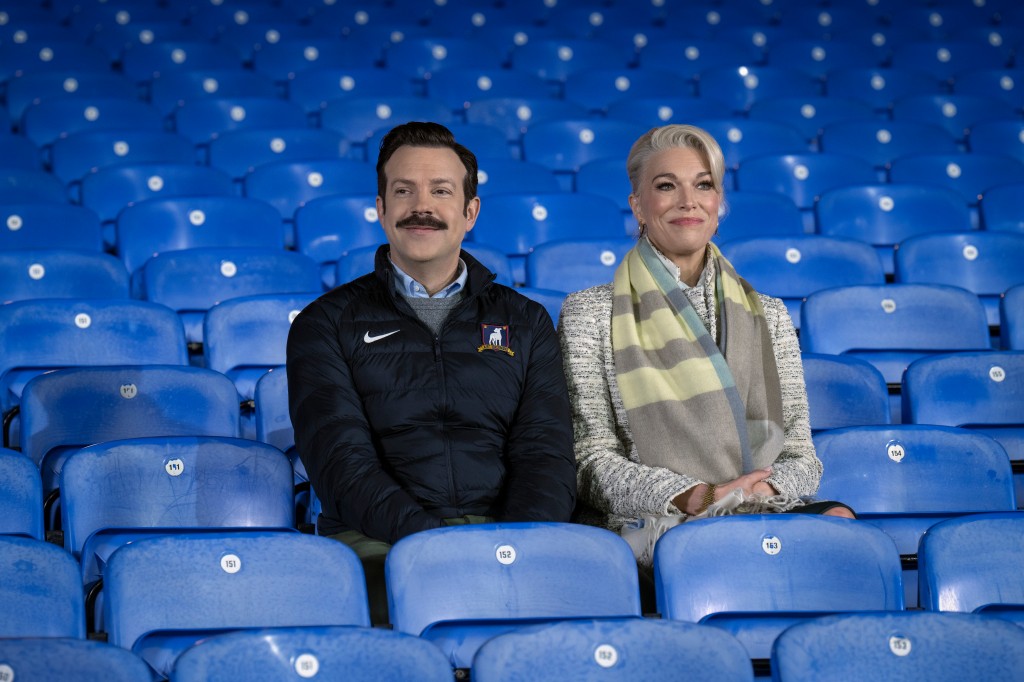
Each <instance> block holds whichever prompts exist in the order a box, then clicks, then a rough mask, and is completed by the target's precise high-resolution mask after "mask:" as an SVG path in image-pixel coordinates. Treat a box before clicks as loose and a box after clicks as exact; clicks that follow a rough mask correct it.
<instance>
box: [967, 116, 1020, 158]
mask: <svg viewBox="0 0 1024 682" xmlns="http://www.w3.org/2000/svg"><path fill="white" fill-rule="evenodd" d="M968 141H969V143H970V148H971V151H972V152H987V153H990V154H1009V155H1010V156H1013V157H1014V158H1015V159H1017V160H1018V161H1024V121H1021V120H1018V119H1012V118H1002V119H995V120H981V121H978V122H977V123H975V124H974V125H972V126H971V129H970V132H969V133H968Z"/></svg>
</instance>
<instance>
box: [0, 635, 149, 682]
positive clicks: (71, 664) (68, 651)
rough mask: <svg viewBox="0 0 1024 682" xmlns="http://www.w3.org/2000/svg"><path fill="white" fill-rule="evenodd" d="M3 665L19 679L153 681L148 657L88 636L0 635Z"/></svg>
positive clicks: (25, 681) (31, 681) (35, 681)
mask: <svg viewBox="0 0 1024 682" xmlns="http://www.w3.org/2000/svg"><path fill="white" fill-rule="evenodd" d="M0 666H2V667H3V668H4V669H6V670H9V671H10V672H11V674H12V675H13V676H14V678H13V679H17V680H18V682H46V681H47V680H64V681H65V682H91V681H92V680H97V679H102V680H106V682H150V680H152V679H153V678H152V673H151V672H150V670H149V666H148V665H146V663H145V661H143V660H142V659H141V658H139V657H138V656H136V655H135V654H133V653H131V652H130V651H125V650H124V649H122V648H121V647H116V646H113V645H112V644H107V643H105V642H97V641H93V640H84V639H70V638H53V637H45V638H41V637H29V638H12V639H0Z"/></svg>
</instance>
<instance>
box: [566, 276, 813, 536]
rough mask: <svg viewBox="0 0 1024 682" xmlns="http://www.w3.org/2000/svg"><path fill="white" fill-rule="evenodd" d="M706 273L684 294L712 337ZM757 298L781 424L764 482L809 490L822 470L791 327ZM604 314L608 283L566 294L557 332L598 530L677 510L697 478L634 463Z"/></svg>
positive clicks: (582, 489)
mask: <svg viewBox="0 0 1024 682" xmlns="http://www.w3.org/2000/svg"><path fill="white" fill-rule="evenodd" d="M714 274H715V273H714V268H713V267H708V268H706V269H705V272H704V276H703V278H702V281H701V282H700V283H698V285H697V286H695V287H692V288H690V289H688V290H686V294H687V296H688V298H689V299H690V301H691V303H693V305H694V309H695V310H696V311H697V313H698V315H700V316H701V318H702V319H703V320H704V323H705V326H707V327H708V330H709V331H710V332H711V334H712V336H714V337H716V338H717V334H716V329H717V319H716V317H715V314H716V313H715V306H714V295H713V287H714V280H715V278H714ZM759 296H760V299H761V304H762V306H763V307H764V312H765V317H766V319H767V324H768V329H769V333H770V335H771V340H772V348H773V349H774V352H775V362H776V364H777V366H778V371H779V380H780V384H781V388H782V416H783V426H784V429H785V445H784V447H783V450H782V452H781V453H780V455H779V457H778V459H777V460H776V461H775V464H773V466H772V475H771V476H770V477H769V478H768V482H769V483H771V484H772V485H773V486H774V487H775V489H776V490H778V491H779V493H780V494H783V495H787V496H791V497H801V496H807V495H813V494H814V493H815V492H816V491H817V489H818V482H819V480H820V479H821V473H822V468H821V462H820V461H819V460H818V457H817V456H816V455H815V452H814V444H813V443H812V442H811V428H810V418H809V415H808V409H807V389H806V387H805V385H804V375H803V365H802V364H801V360H800V348H799V344H798V341H797V337H796V331H795V329H794V328H793V322H792V320H791V319H790V317H789V313H788V312H787V310H786V306H785V304H784V303H783V302H782V301H781V300H780V299H777V298H771V297H769V296H764V295H762V294H759ZM611 316H612V285H611V284H605V285H601V286H598V287H593V288H591V289H586V290H584V291H579V292H576V293H574V294H570V295H569V296H568V297H567V298H566V300H565V303H564V305H563V306H562V314H561V318H560V320H559V324H558V333H559V338H560V341H561V346H562V356H563V362H564V363H565V372H566V379H567V381H568V385H569V399H570V402H571V404H572V415H573V428H574V431H575V439H576V448H575V449H576V466H577V482H578V489H579V499H580V501H581V502H583V503H585V504H587V505H589V506H590V507H593V508H594V509H595V510H597V511H598V512H600V513H602V514H603V515H604V519H603V523H604V525H605V526H606V527H608V528H611V529H612V530H615V531H619V530H620V529H621V527H622V526H623V525H625V524H627V523H630V522H632V521H634V520H636V519H639V518H642V517H646V516H659V515H677V514H682V512H680V511H679V510H678V509H677V508H676V507H675V505H673V504H672V499H673V498H674V497H676V496H677V495H679V494H680V493H682V492H685V491H687V490H689V489H690V488H692V487H693V486H695V485H698V484H699V483H702V481H699V480H697V479H695V478H691V477H689V476H686V475H682V474H677V473H674V472H672V471H670V470H668V469H663V468H657V467H650V466H647V465H644V464H641V463H640V461H639V457H638V456H637V452H636V447H635V446H634V444H633V436H632V433H631V432H630V428H629V423H628V421H627V418H626V410H625V407H624V406H623V404H622V397H621V396H620V395H619V388H618V384H617V382H616V379H615V361H614V359H613V355H612V344H611ZM712 482H715V483H718V482H720V481H712Z"/></svg>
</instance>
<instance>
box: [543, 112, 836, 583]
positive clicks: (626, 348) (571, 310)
mask: <svg viewBox="0 0 1024 682" xmlns="http://www.w3.org/2000/svg"><path fill="white" fill-rule="evenodd" d="M627 169H628V172H629V179H630V183H631V184H632V194H630V196H629V202H630V206H631V207H632V209H633V215H634V217H635V218H636V219H637V222H638V223H639V226H640V239H639V241H638V242H637V245H636V247H634V248H633V249H631V250H630V251H629V253H628V254H627V255H626V257H625V258H624V259H623V262H622V263H621V264H620V266H619V268H618V269H617V270H616V272H615V279H614V282H613V283H612V284H607V285H603V286H598V287H594V288H591V289H587V290H585V291H580V292H577V293H575V294H571V295H569V297H568V298H567V299H566V301H565V304H564V306H563V307H562V315H561V319H560V322H559V336H560V338H561V344H562V354H563V358H564V362H565V371H566V376H567V379H568V384H569V394H570V399H571V401H572V406H573V421H574V427H575V433H576V461H577V467H578V484H579V495H580V501H581V502H582V503H583V504H584V505H587V506H589V507H591V508H592V509H593V510H594V511H596V512H597V513H599V514H600V515H601V519H600V521H599V523H602V524H603V525H605V526H607V527H609V528H611V529H613V530H616V531H619V532H621V533H622V534H623V536H624V537H626V539H627V540H629V541H630V544H631V545H632V546H633V550H634V552H635V553H636V555H637V559H638V560H639V562H640V563H641V564H642V565H648V566H649V565H650V564H651V558H652V554H653V547H654V542H655V541H656V540H657V538H658V537H659V536H660V535H661V534H662V533H663V532H664V531H665V530H666V529H667V528H669V527H671V526H673V525H676V524H677V523H679V522H681V521H684V520H686V519H687V518H690V517H693V516H699V515H704V514H721V513H739V512H763V511H790V510H796V509H799V510H801V511H807V512H812V513H824V514H828V515H832V516H844V517H848V518H853V514H852V512H851V511H850V510H849V508H848V507H846V506H845V505H841V504H839V503H831V502H825V503H814V504H809V496H811V495H813V494H814V492H815V491H816V490H817V488H818V481H819V480H820V478H821V462H820V461H819V460H818V458H817V456H816V455H815V453H814V445H813V443H812V442H811V431H810V422H809V419H808V411H807V392H806V388H805V386H804V382H803V368H802V366H801V362H800V349H799V346H798V343H797V338H796V332H795V330H794V328H793V322H792V320H791V319H790V318H789V315H788V313H787V312H786V307H785V304H784V303H783V302H782V301H781V300H779V299H774V298H770V297H768V296H764V295H761V294H758V293H757V292H755V291H754V290H753V289H752V288H751V287H750V285H749V284H748V283H747V282H745V281H744V280H742V279H740V278H739V277H738V276H737V274H736V272H735V270H733V268H732V266H731V265H730V264H729V262H728V261H726V260H725V258H723V257H722V255H721V253H720V252H719V250H718V248H717V247H716V246H715V245H714V244H712V243H711V237H712V236H713V235H714V234H716V233H717V230H718V216H719V208H720V207H721V206H722V205H723V203H724V196H723V194H724V192H723V187H722V178H723V176H724V173H725V164H724V160H723V157H722V151H721V148H720V147H719V145H718V143H717V142H716V141H715V140H714V138H713V137H711V135H709V134H708V133H707V132H706V131H704V130H701V129H700V128H696V127H694V126H686V125H669V126H665V127H662V128H655V129H653V130H651V131H650V132H648V133H646V134H645V135H643V136H642V137H641V138H640V139H639V140H637V141H636V143H635V144H634V145H633V148H632V150H631V151H630V154H629V158H628V160H627Z"/></svg>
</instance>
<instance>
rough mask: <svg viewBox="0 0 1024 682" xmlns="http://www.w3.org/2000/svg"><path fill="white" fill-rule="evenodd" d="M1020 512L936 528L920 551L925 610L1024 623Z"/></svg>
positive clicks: (982, 516) (1023, 521)
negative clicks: (975, 614) (977, 614)
mask: <svg viewBox="0 0 1024 682" xmlns="http://www.w3.org/2000/svg"><path fill="white" fill-rule="evenodd" d="M1022 530H1024V515H1022V514H1020V512H1007V513H995V514H978V515H975V516H965V517H963V518H959V519H950V520H949V521H943V522H942V523H940V524H937V525H936V526H934V527H932V528H931V529H930V530H929V531H928V533H927V534H926V535H925V536H924V537H923V538H921V546H920V548H919V549H918V553H917V558H918V569H919V571H920V583H919V585H920V602H921V607H922V608H924V609H927V610H929V611H957V612H960V613H972V612H973V613H990V614H991V615H993V616H997V617H1000V618H1005V619H1007V620H1011V621H1014V622H1016V623H1017V624H1018V625H1019V624H1020V623H1022V622H1024V582H1021V579H1020V571H1019V570H1017V569H1018V567H1019V566H1020V562H1021V559H1022V557H1021V550H1022V547H1021V543H1020V537H1021V532H1022Z"/></svg>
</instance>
